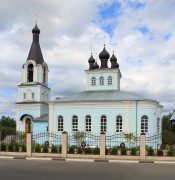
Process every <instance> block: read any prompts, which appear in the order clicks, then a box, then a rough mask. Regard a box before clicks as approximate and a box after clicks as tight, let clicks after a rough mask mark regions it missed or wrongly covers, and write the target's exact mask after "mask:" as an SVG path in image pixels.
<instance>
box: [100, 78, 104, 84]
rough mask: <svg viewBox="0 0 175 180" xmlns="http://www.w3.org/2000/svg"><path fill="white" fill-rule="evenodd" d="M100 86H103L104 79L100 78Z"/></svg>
mask: <svg viewBox="0 0 175 180" xmlns="http://www.w3.org/2000/svg"><path fill="white" fill-rule="evenodd" d="M100 85H104V77H100Z"/></svg>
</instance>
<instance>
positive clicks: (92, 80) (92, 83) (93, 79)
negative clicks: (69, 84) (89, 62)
mask: <svg viewBox="0 0 175 180" xmlns="http://www.w3.org/2000/svg"><path fill="white" fill-rule="evenodd" d="M95 85H96V78H95V77H92V79H91V86H95Z"/></svg>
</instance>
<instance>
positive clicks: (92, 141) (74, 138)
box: [68, 132, 100, 148]
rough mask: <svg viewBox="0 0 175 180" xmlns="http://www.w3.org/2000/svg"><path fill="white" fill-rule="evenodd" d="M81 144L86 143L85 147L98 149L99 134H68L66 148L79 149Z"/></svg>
mask: <svg viewBox="0 0 175 180" xmlns="http://www.w3.org/2000/svg"><path fill="white" fill-rule="evenodd" d="M82 142H85V143H86V147H91V148H95V147H99V146H100V134H94V133H91V132H73V133H69V134H68V147H70V146H72V145H76V146H78V147H80V146H81V143H82Z"/></svg>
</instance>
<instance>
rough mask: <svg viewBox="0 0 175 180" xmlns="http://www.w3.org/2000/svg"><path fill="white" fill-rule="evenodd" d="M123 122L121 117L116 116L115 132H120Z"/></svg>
mask: <svg viewBox="0 0 175 180" xmlns="http://www.w3.org/2000/svg"><path fill="white" fill-rule="evenodd" d="M122 127H123V120H122V116H121V115H118V116H117V118H116V132H122Z"/></svg>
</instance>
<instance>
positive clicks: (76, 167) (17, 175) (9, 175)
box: [0, 159, 175, 180]
mask: <svg viewBox="0 0 175 180" xmlns="http://www.w3.org/2000/svg"><path fill="white" fill-rule="evenodd" d="M174 170H175V164H153V163H144V164H143V163H142V164H135V163H106V162H63V161H44V160H21V159H20V160H19V159H14V160H13V159H0V180H116V179H119V180H122V179H128V180H137V179H138V180H164V179H165V180H174V179H175V172H174Z"/></svg>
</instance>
